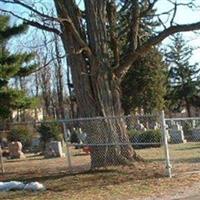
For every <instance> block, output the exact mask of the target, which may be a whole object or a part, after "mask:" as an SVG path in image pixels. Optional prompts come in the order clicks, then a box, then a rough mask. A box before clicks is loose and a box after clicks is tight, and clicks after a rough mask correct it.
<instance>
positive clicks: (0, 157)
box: [0, 146, 5, 174]
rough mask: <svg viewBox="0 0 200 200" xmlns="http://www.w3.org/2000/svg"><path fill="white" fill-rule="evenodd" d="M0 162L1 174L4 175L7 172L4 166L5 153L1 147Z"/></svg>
mask: <svg viewBox="0 0 200 200" xmlns="http://www.w3.org/2000/svg"><path fill="white" fill-rule="evenodd" d="M0 160H1V173H2V174H4V172H5V170H4V165H3V152H2V149H1V146H0Z"/></svg>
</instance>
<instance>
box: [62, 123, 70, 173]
mask: <svg viewBox="0 0 200 200" xmlns="http://www.w3.org/2000/svg"><path fill="white" fill-rule="evenodd" d="M63 130H64V136H66V135H67V128H66V124H65V122H63ZM65 142H66V148H67V160H68V165H69V171H70V172H71V170H72V162H71V154H70V150H69V143H68V141H65Z"/></svg>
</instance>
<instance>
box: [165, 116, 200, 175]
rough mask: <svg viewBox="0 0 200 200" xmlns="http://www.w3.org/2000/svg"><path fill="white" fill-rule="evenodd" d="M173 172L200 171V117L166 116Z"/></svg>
mask: <svg viewBox="0 0 200 200" xmlns="http://www.w3.org/2000/svg"><path fill="white" fill-rule="evenodd" d="M165 123H166V131H165V132H166V134H167V138H168V144H169V156H170V161H171V165H172V173H173V174H180V173H191V172H192V173H193V172H200V118H166V119H165Z"/></svg>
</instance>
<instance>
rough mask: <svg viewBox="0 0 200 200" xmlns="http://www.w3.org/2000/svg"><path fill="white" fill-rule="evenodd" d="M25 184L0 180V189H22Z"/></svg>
mask: <svg viewBox="0 0 200 200" xmlns="http://www.w3.org/2000/svg"><path fill="white" fill-rule="evenodd" d="M24 187H25V184H24V183H22V182H18V181H10V182H0V191H9V190H23V189H24Z"/></svg>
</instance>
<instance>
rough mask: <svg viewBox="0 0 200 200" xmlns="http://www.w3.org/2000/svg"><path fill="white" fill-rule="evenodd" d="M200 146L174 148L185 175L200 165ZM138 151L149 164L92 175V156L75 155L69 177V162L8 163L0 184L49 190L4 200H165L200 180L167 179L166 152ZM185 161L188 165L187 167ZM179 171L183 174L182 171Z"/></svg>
mask: <svg viewBox="0 0 200 200" xmlns="http://www.w3.org/2000/svg"><path fill="white" fill-rule="evenodd" d="M198 145H199V144H198ZM198 145H197V144H190V146H189V144H187V145H185V146H184V145H172V146H171V147H170V148H171V149H172V151H171V152H172V153H173V156H174V158H175V157H176V159H177V160H176V163H177V162H178V160H179V161H180V162H179V164H177V166H178V165H181V164H182V165H181V166H182V169H183V171H185V170H186V168H187V166H188V165H190V164H191V165H193V164H197V163H194V162H191V160H192V159H191V158H196V156H197V155H198V152H199V150H198V148H197V147H198ZM183 147H184V148H185V150H183V149H184V148H183ZM186 147H187V148H186ZM137 151H138V153H139V154H140V155H141V156H143V157H144V158H146V160H147V162H145V163H134V165H133V166H119V167H109V168H107V169H100V170H98V171H95V172H93V171H89V162H90V159H89V156H86V155H81V156H75V155H77V154H78V153H80V152H77V151H73V155H74V156H73V157H72V164H73V174H70V173H69V169H68V163H67V158H57V159H43V157H41V156H36V157H34V156H32V155H29V157H27V158H26V159H25V160H10V161H7V162H5V169H6V173H5V175H4V176H0V181H9V180H21V181H25V182H29V181H39V182H41V183H43V184H44V185H45V187H46V189H47V190H46V191H44V192H41V193H30V192H29V193H28V192H23V191H20V192H8V193H5V192H3V193H0V199H15V200H16V199H20V200H21V199H22V200H23V199H30V200H33V199H37V200H43V199H48V200H53V199H56V200H62V199H67V200H76V199H77V200H78V199H81V200H90V199H95V200H106V199H109V200H112V199H113V200H114V199H119V200H122V199H123V200H128V199H136V198H137V197H138V198H139V197H141V199H144V198H145V197H146V196H160V195H161V196H162V195H164V194H165V193H169V192H173V191H174V190H177V188H179V187H183V188H184V187H186V186H190V185H192V184H193V183H194V182H195V181H198V180H199V178H200V176H199V175H191V176H188V177H187V179H185V177H183V176H181V177H174V178H172V179H169V178H165V177H164V176H163V174H164V163H163V162H162V161H163V154H162V152H163V149H162V148H151V149H141V150H137ZM180 152H183V153H182V154H181V153H180ZM184 152H185V153H184ZM181 159H182V160H181ZM184 160H187V162H185V163H183V162H182V161H184ZM179 171H180V172H181V170H180V169H179Z"/></svg>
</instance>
